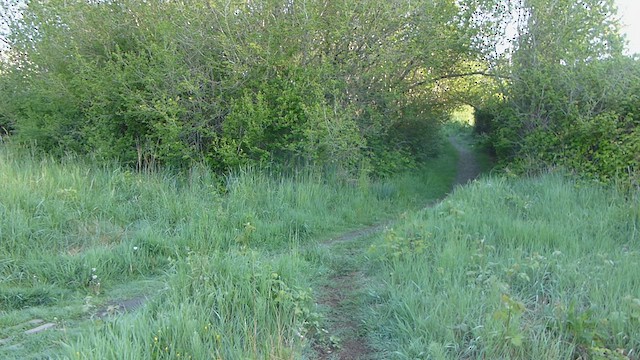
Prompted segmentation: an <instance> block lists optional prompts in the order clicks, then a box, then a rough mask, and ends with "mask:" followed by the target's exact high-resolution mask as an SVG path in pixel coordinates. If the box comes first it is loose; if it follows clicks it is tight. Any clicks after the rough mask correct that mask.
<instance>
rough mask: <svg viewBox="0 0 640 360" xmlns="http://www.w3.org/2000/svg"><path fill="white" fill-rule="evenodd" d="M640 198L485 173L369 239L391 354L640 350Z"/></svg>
mask: <svg viewBox="0 0 640 360" xmlns="http://www.w3.org/2000/svg"><path fill="white" fill-rule="evenodd" d="M639 200H640V199H638V194H637V193H635V194H626V196H625V194H622V193H620V192H618V191H615V190H613V189H611V188H605V187H601V186H598V185H594V184H590V183H585V182H579V181H576V180H573V179H571V178H567V177H563V176H560V175H558V174H546V175H543V176H539V177H535V178H529V179H522V178H512V179H505V178H501V177H486V178H483V179H481V180H479V181H477V182H474V183H473V184H471V185H469V186H467V187H464V188H458V189H457V190H456V191H455V192H454V193H453V194H452V195H450V196H449V197H448V198H447V199H446V200H445V201H444V202H442V203H440V204H439V205H437V206H436V207H434V208H431V209H426V210H423V211H418V212H411V213H410V214H409V215H407V216H406V217H405V218H404V219H403V220H402V221H400V222H399V223H397V224H396V225H395V226H394V228H393V229H390V230H388V231H387V232H386V233H385V234H383V235H381V236H379V237H378V238H377V239H376V240H374V243H373V245H371V247H370V255H369V256H370V259H372V260H373V261H371V262H369V265H370V266H369V273H370V274H371V276H372V277H374V278H375V279H376V281H375V283H374V284H373V285H371V287H370V289H369V293H370V296H369V298H368V307H369V309H370V311H369V312H368V316H367V322H366V323H367V324H369V338H370V340H371V342H372V344H375V346H376V350H377V352H378V354H379V358H380V359H578V358H579V359H638V358H639V356H640V355H639V354H638V351H640V285H639V283H638V274H640V244H639V243H638V242H639V240H640V205H639V204H640V201H639Z"/></svg>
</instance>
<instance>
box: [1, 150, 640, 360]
mask: <svg viewBox="0 0 640 360" xmlns="http://www.w3.org/2000/svg"><path fill="white" fill-rule="evenodd" d="M485 160H486V159H485ZM455 165H456V155H455V153H454V150H453V149H452V148H451V147H450V146H448V147H446V151H445V153H444V155H443V156H442V157H441V158H439V159H436V160H434V161H432V162H431V163H430V164H428V165H427V166H426V167H425V168H424V169H421V170H420V171H418V172H415V173H414V174H400V175H398V176H396V177H395V178H389V179H384V180H370V179H368V178H364V177H363V178H361V179H355V181H341V180H340V179H332V180H328V179H327V178H326V177H324V176H320V175H317V174H314V173H311V172H309V173H300V174H297V175H295V176H277V175H266V173H265V172H261V171H258V170H252V169H248V170H244V171H239V172H237V173H235V174H232V175H229V176H226V177H219V176H217V175H215V174H213V173H211V172H210V171H208V170H206V169H204V168H194V169H192V171H191V172H189V173H187V174H181V175H176V174H173V173H170V172H156V173H151V174H140V173H135V172H131V171H127V170H125V169H123V168H120V167H116V166H113V167H101V168H97V167H95V166H92V165H90V164H89V163H87V162H86V161H82V160H79V159H66V160H63V161H54V160H51V159H46V158H45V159H41V158H39V157H36V156H33V155H28V154H24V153H23V152H19V151H15V150H10V149H9V148H2V149H0V193H1V194H2V197H1V198H0V276H1V281H0V358H3V359H5V358H6V359H28V358H33V359H42V358H70V359H125V358H126V359H205V358H206V359H305V358H307V359H314V358H315V357H316V353H315V351H314V350H313V348H314V347H316V348H317V347H324V348H331V347H332V346H334V347H335V348H339V346H340V342H341V339H340V337H341V336H342V334H334V333H331V332H329V331H327V329H329V328H330V325H331V324H330V323H328V321H330V319H329V314H328V311H329V309H327V308H326V306H325V307H323V306H319V305H318V299H319V297H320V296H321V295H322V294H321V289H323V288H324V287H326V286H327V284H328V282H329V280H328V279H329V278H330V277H331V276H333V275H335V274H336V273H340V272H347V273H357V274H361V275H358V276H362V279H360V281H361V282H363V283H364V286H363V287H362V288H358V289H355V290H354V292H353V293H352V294H350V295H349V296H353V298H352V299H349V301H348V302H347V305H346V306H347V307H348V308H347V309H346V310H345V311H348V312H352V313H353V314H355V315H354V318H356V319H358V324H357V328H356V330H357V332H358V333H359V336H360V335H361V336H362V337H363V338H366V340H367V341H368V343H369V347H370V348H371V349H372V351H371V353H372V354H371V357H373V358H379V359H479V358H485V359H576V358H582V359H637V358H638V351H640V340H639V339H640V300H639V299H640V286H639V285H638V277H637V274H639V273H640V248H639V246H638V240H639V238H640V233H639V228H640V205H638V204H639V203H640V202H639V200H640V199H638V195H637V194H628V193H627V194H623V193H621V192H619V191H617V190H615V189H613V188H610V187H603V186H599V185H596V184H592V183H588V182H583V181H577V180H574V179H572V178H570V177H566V176H561V175H559V174H553V173H550V174H546V175H542V176H538V177H535V178H512V177H500V176H488V177H484V178H481V179H480V180H477V181H475V182H473V183H471V184H469V185H467V186H464V187H456V188H455V191H453V193H451V194H450V195H449V196H448V197H447V198H446V199H445V200H444V201H443V202H441V203H438V204H436V205H435V206H433V207H431V208H425V205H426V204H428V203H429V202H431V201H433V200H434V199H438V198H442V196H443V195H444V194H445V193H447V192H449V191H450V189H451V188H450V184H451V182H452V181H453V178H454V177H455ZM394 218H395V219H397V220H395V221H394V222H392V223H390V225H389V227H388V228H387V230H385V231H384V232H383V233H381V234H371V235H366V236H359V237H354V239H353V240H352V241H346V242H344V243H343V244H336V245H332V247H327V246H325V245H323V243H324V242H325V240H327V239H330V238H332V237H334V236H337V235H339V234H342V233H345V232H347V231H349V230H352V229H358V228H362V227H366V226H368V225H371V224H375V223H378V222H380V221H385V220H389V219H394ZM128 302H132V303H135V304H136V305H135V307H136V308H137V309H136V310H135V311H132V312H128V313H126V314H121V310H122V309H121V308H120V305H121V304H127V303H128ZM34 319H41V320H42V321H43V322H44V323H47V324H54V325H55V327H54V328H53V329H51V330H48V331H43V332H40V333H37V334H33V335H29V334H25V333H24V331H25V330H27V329H29V328H33V327H34V325H32V324H29V323H28V321H30V320H34Z"/></svg>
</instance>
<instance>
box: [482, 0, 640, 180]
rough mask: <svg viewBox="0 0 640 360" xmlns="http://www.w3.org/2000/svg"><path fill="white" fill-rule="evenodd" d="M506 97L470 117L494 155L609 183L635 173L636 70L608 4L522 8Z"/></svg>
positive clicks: (532, 2)
mask: <svg viewBox="0 0 640 360" xmlns="http://www.w3.org/2000/svg"><path fill="white" fill-rule="evenodd" d="M513 11H514V13H515V14H516V15H518V22H517V24H518V34H517V37H516V40H515V42H514V47H513V51H512V53H511V54H510V55H511V56H510V61H511V63H510V66H509V68H508V72H509V75H510V79H509V81H508V82H505V84H504V89H503V95H504V97H502V98H500V99H499V100H496V101H494V102H491V103H489V104H487V106H486V107H484V108H482V109H480V110H479V111H478V112H477V113H476V120H477V130H478V131H479V132H486V133H488V134H490V140H491V144H492V146H493V148H494V150H495V152H496V153H497V155H498V156H499V157H500V158H501V159H502V160H503V161H507V162H511V164H512V166H513V164H514V161H515V165H516V166H515V167H516V168H519V169H524V170H530V169H532V168H534V169H535V168H540V167H543V166H545V167H546V166H549V165H553V166H556V165H560V166H564V167H568V168H569V169H572V170H575V171H577V172H579V173H582V174H587V175H589V176H593V177H596V178H599V179H600V180H605V181H606V180H610V179H612V178H615V177H619V176H623V177H627V178H628V177H631V178H632V179H633V178H635V179H636V180H637V179H638V177H639V171H640V127H639V126H638V125H640V111H639V110H640V99H639V98H638V94H639V91H640V62H638V59H637V58H635V59H634V58H631V57H627V56H624V55H623V45H624V41H623V38H622V37H621V36H620V34H619V30H618V23H617V20H616V15H615V14H616V11H615V8H614V6H613V1H596V0H580V1H575V0H561V1H555V2H553V4H551V3H550V2H548V1H543V0H524V1H521V2H519V4H518V6H517V7H516V8H515V9H514V10H513Z"/></svg>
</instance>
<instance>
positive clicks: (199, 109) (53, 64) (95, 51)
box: [0, 0, 486, 172]
mask: <svg viewBox="0 0 640 360" xmlns="http://www.w3.org/2000/svg"><path fill="white" fill-rule="evenodd" d="M459 3H460V2H458V1H453V0H437V1H427V0H423V1H415V0H413V1H409V0H407V1H393V2H389V1H380V0H358V1H348V2H337V1H324V0H304V1H281V0H261V1H226V0H225V1H222V0H213V1H204V0H202V1H187V2H174V1H167V2H161V1H150V2H149V1H146V2H143V1H137V0H118V1H84V0H65V1H61V0H60V1H46V2H40V1H30V2H28V3H27V5H25V6H23V7H22V8H21V10H20V12H21V13H22V16H21V17H17V18H16V17H15V16H14V17H13V19H14V20H13V21H12V20H11V18H12V17H11V16H5V20H6V22H8V23H9V27H10V29H11V32H10V33H9V34H8V35H7V39H8V42H9V43H11V51H10V59H9V61H7V62H6V63H5V64H4V68H3V69H2V79H1V84H2V85H1V87H0V92H1V94H0V98H1V99H2V100H1V101H2V104H1V105H2V114H0V119H1V120H0V121H1V122H2V125H3V128H6V129H7V130H12V131H14V133H15V137H16V139H17V140H19V141H24V142H35V143H37V145H38V146H39V147H40V148H42V149H45V150H47V151H50V152H58V153H64V152H67V151H74V152H80V153H92V154H94V155H96V156H97V157H98V158H104V159H114V158H115V159H118V160H120V161H123V162H125V163H129V164H132V165H137V166H139V167H145V166H149V165H153V164H157V163H162V164H168V165H172V166H181V165H184V164H189V163H190V162H191V161H193V160H196V159H197V160H201V159H202V158H204V159H206V160H207V161H208V162H209V163H210V164H211V165H212V166H213V167H215V168H217V169H226V168H229V167H233V166H236V165H239V164H246V163H255V162H263V161H273V160H275V161H277V162H292V161H295V162H298V163H299V162H302V163H313V164H319V165H323V166H332V167H339V168H342V169H348V170H349V171H352V170H353V169H357V168H362V167H363V166H364V167H365V168H371V167H373V168H375V169H376V170H378V171H382V172H385V171H393V170H395V169H396V168H398V167H400V166H405V165H411V164H412V163H414V162H415V161H419V160H420V159H421V158H423V157H426V156H429V155H432V154H434V152H435V151H436V150H437V145H438V138H437V128H438V125H439V123H440V122H441V121H442V119H443V116H444V114H445V113H446V111H447V110H448V109H450V108H451V107H452V106H454V103H455V101H454V100H453V99H452V98H451V97H450V96H447V94H446V92H445V91H443V88H442V87H438V86H436V85H437V84H438V79H443V78H446V77H447V76H448V75H449V74H453V73H456V72H458V71H460V69H465V67H469V65H468V64H469V63H470V62H471V61H477V60H479V59H480V55H481V53H482V51H481V50H480V47H479V44H478V42H477V41H475V40H474V39H477V38H480V37H478V36H476V35H477V34H481V33H482V32H484V31H485V30H486V28H485V27H483V26H484V25H485V24H484V23H483V22H482V21H479V20H478V19H477V16H474V11H475V10H472V8H473V9H476V8H477V5H479V4H480V3H483V1H478V0H474V1H466V2H465V3H468V4H466V5H464V6H463V5H461V4H459ZM6 4H8V2H5V5H6ZM473 4H475V5H474V6H471V5H473Z"/></svg>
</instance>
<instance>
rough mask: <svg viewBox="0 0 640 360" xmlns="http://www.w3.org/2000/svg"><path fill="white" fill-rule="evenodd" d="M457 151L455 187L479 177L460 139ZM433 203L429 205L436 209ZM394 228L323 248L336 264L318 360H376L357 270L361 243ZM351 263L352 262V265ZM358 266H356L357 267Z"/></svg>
mask: <svg viewBox="0 0 640 360" xmlns="http://www.w3.org/2000/svg"><path fill="white" fill-rule="evenodd" d="M449 141H451V144H453V146H454V147H455V148H456V151H457V152H458V165H457V174H456V179H455V181H454V184H453V185H454V186H456V185H464V184H466V183H467V182H469V181H470V180H473V179H475V178H476V177H477V176H478V175H479V174H480V166H479V165H478V163H477V161H476V157H475V155H474V154H473V153H472V152H471V151H470V150H469V149H468V147H467V146H466V145H464V144H463V143H462V142H461V141H460V140H458V139H457V138H454V137H451V138H450V139H449ZM433 204H434V203H432V204H431V205H430V206H433ZM389 225H391V222H386V223H382V224H378V225H374V226H370V227H367V228H363V229H359V230H355V231H351V232H348V233H345V234H343V235H340V236H338V237H335V238H333V239H329V240H328V241H326V242H324V243H323V244H322V246H326V247H329V248H331V250H332V253H333V254H335V256H336V259H337V261H335V264H334V265H333V266H332V270H334V275H333V276H332V278H331V279H330V282H329V285H327V286H325V287H324V288H322V289H321V292H320V295H319V297H318V304H319V305H320V306H323V307H327V308H328V309H329V310H328V323H329V330H328V331H329V335H330V336H329V339H330V341H328V342H325V343H323V344H320V345H316V346H315V347H314V350H315V353H316V356H317V359H319V360H336V359H338V360H366V359H372V358H375V354H374V352H373V349H371V348H370V347H369V346H368V344H367V339H366V338H365V336H364V335H363V334H362V333H363V332H364V331H361V330H360V326H359V325H360V324H359V319H358V317H359V311H358V309H357V304H356V301H357V300H355V299H356V298H357V297H358V296H359V293H361V292H362V290H363V289H364V287H365V283H366V280H367V279H366V276H365V275H364V274H363V273H362V272H361V271H359V269H358V264H357V261H358V256H359V255H362V252H363V249H364V246H363V244H359V241H358V240H364V239H365V238H367V237H369V236H371V235H373V234H376V233H379V232H382V231H383V230H384V229H385V228H387V227H388V226H389ZM349 261H350V262H351V263H349ZM354 263H355V264H354Z"/></svg>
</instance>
